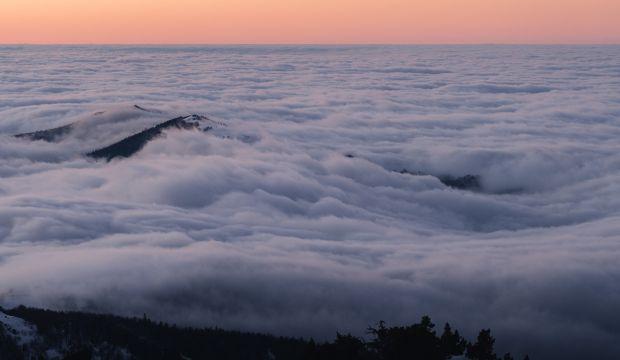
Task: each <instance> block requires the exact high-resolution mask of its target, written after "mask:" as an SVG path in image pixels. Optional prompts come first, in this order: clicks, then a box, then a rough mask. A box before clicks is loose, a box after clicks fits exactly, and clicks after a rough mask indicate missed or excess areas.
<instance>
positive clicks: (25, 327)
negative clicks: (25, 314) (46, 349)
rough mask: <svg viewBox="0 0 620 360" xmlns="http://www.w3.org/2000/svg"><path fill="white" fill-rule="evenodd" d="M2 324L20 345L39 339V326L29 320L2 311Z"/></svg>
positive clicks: (0, 313)
mask: <svg viewBox="0 0 620 360" xmlns="http://www.w3.org/2000/svg"><path fill="white" fill-rule="evenodd" d="M0 326H3V327H4V330H5V332H6V333H7V334H9V336H11V337H12V338H14V339H15V343H16V344H17V345H19V346H22V345H27V344H30V343H32V342H34V341H36V340H37V338H38V335H37V328H36V326H34V325H32V324H30V323H29V322H27V321H25V320H23V319H21V318H18V317H15V316H11V315H7V314H5V313H3V312H2V311H0Z"/></svg>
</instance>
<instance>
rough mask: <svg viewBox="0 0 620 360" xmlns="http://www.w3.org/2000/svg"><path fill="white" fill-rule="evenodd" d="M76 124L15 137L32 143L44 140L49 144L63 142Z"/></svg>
mask: <svg viewBox="0 0 620 360" xmlns="http://www.w3.org/2000/svg"><path fill="white" fill-rule="evenodd" d="M73 126H74V124H68V125H64V126H60V127H57V128H53V129H47V130H39V131H34V132H29V133H23V134H17V135H14V136H15V137H16V138H23V139H28V140H32V141H37V140H43V141H47V142H56V141H60V140H62V139H63V138H64V137H65V136H67V135H69V134H70V133H71V131H72V130H73Z"/></svg>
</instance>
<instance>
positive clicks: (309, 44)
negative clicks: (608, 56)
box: [0, 42, 620, 46]
mask: <svg viewBox="0 0 620 360" xmlns="http://www.w3.org/2000/svg"><path fill="white" fill-rule="evenodd" d="M0 46H620V42H600V43H585V42H575V43H570V42H567V43H526V42H523V43H522V42H505V43H502V42H498V43H493V42H480V43H476V42H472V43H357V42H355V43H354V42H351V43H347V42H344V43H312V42H308V43H304V42H302V43H279V42H276V43H268V42H266V43H176V42H175V43H173V42H170V43H166V42H163V43H139V42H136V43H113V42H101V43H96V42H93V43H89V42H76V43H69V42H67V43H64V42H59V43H38V42H23V43H22V42H15V43H0Z"/></svg>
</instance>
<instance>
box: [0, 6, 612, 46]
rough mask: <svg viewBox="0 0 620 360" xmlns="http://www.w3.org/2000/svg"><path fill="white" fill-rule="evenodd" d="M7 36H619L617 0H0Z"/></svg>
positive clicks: (258, 39)
mask: <svg viewBox="0 0 620 360" xmlns="http://www.w3.org/2000/svg"><path fill="white" fill-rule="evenodd" d="M0 43H117V44H120V43H185V44H189V43H193V44H195V43H208V44H231V43H244V44H251V43H323V44H327V43H620V0H374V1H370V0H262V1H259V0H0Z"/></svg>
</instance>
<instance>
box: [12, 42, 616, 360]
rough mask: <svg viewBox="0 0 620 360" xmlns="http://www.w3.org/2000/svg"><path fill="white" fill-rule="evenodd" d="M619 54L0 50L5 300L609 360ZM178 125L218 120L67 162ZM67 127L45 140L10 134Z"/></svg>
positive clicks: (586, 50) (546, 50)
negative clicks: (472, 186) (389, 330)
mask: <svg viewBox="0 0 620 360" xmlns="http://www.w3.org/2000/svg"><path fill="white" fill-rule="evenodd" d="M619 58H620V48H618V47H343V48H340V47H275V48H274V47H241V48H234V47H211V48H202V47H168V48H157V47H139V48H129V47H118V48H109V47H0V133H2V134H3V135H2V136H1V137H0V177H1V178H2V181H1V182H0V239H1V240H0V304H1V305H3V306H11V305H14V304H19V303H25V304H28V305H34V306H43V307H53V308H60V309H88V310H97V311H106V312H115V313H119V314H131V315H135V314H138V315H140V314H142V313H144V312H146V313H148V314H149V315H151V316H152V317H155V318H159V319H162V320H168V321H174V322H177V323H180V324H191V325H218V326H222V327H226V328H234V329H246V330H257V331H268V332H273V333H279V334H289V335H290V334H294V335H305V336H315V337H319V338H325V337H332V336H333V334H334V333H335V331H336V330H340V331H341V332H342V331H359V330H360V329H364V328H365V327H366V326H367V325H369V324H371V323H373V322H375V321H377V320H379V319H384V320H386V321H388V322H389V323H405V322H409V321H414V320H416V319H417V318H418V317H419V316H421V315H423V314H429V315H431V316H432V317H433V318H434V319H435V320H436V321H438V322H442V321H447V320H449V321H451V322H453V323H454V325H455V326H456V327H457V328H460V329H461V328H462V329H465V330H466V332H467V333H468V334H469V335H471V334H473V333H474V332H475V331H477V330H478V329H479V328H481V327H492V329H493V331H494V332H495V333H496V335H497V336H498V338H499V343H498V345H499V347H500V348H501V349H510V350H513V351H514V352H516V353H518V354H524V353H529V354H531V355H534V356H536V357H537V358H552V357H553V356H555V357H556V358H563V359H570V358H574V359H582V358H585V357H588V354H592V353H595V354H597V358H600V359H604V358H610V359H611V358H613V357H614V356H616V355H617V354H618V352H620V347H619V345H618V341H617V339H618V337H620V327H619V326H618V325H617V324H618V323H619V321H620V315H618V314H620V305H619V304H620V285H619V284H620V281H619V280H620V263H619V262H618V259H619V258H620V196H619V195H618V194H620V185H619V184H620V155H619V154H620V145H619V143H618V138H619V137H620V97H619V96H618V94H619V93H620V76H619V75H620V62H619V61H618V60H617V59H619ZM132 104H140V105H141V106H144V107H146V108H148V109H156V110H158V111H159V112H150V113H147V112H144V111H141V110H139V109H136V108H134V107H133V106H132ZM190 113H200V114H205V115H209V116H211V117H212V118H213V119H215V120H220V121H225V122H226V123H227V124H228V127H227V128H226V129H220V130H218V132H217V133H214V134H211V135H209V134H204V133H201V132H196V131H170V132H168V133H167V134H166V136H165V137H163V138H160V139H158V140H156V141H153V142H151V143H149V144H148V145H147V146H146V147H145V148H144V149H143V150H142V151H141V152H140V153H138V154H137V155H136V156H134V157H132V158H131V159H127V160H122V161H112V162H110V163H105V162H95V161H92V160H87V159H85V158H84V157H83V156H81V154H83V153H85V152H87V151H90V150H92V148H93V147H95V146H105V145H109V144H110V143H112V142H114V141H116V140H118V139H120V138H122V137H123V136H124V135H126V134H127V133H131V132H133V131H136V130H138V131H139V130H141V129H143V128H145V127H147V126H151V125H152V124H155V123H157V122H160V121H162V120H166V119H169V118H172V117H175V116H178V115H186V114H190ZM71 122H77V124H80V125H79V127H76V128H79V131H76V132H75V133H74V134H72V135H71V136H70V137H68V138H67V139H65V140H63V141H62V142H59V143H52V144H50V143H45V142H40V141H38V142H28V141H25V140H23V139H15V138H12V137H10V136H9V135H10V134H15V133H21V132H28V131H35V130H41V129H46V128H51V127H55V126H62V125H65V124H68V123H71ZM345 155H352V157H347V156H345ZM403 168H405V169H409V170H411V171H420V172H422V173H427V174H434V175H452V176H462V175H465V174H477V175H480V176H481V179H482V184H483V191H482V192H475V193H474V192H467V191H459V190H454V189H451V188H448V187H446V186H444V185H443V184H442V183H441V182H439V180H438V179H437V178H435V177H433V176H413V175H408V174H400V173H398V172H396V171H395V170H401V169H403ZM552 354H553V355H552Z"/></svg>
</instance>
